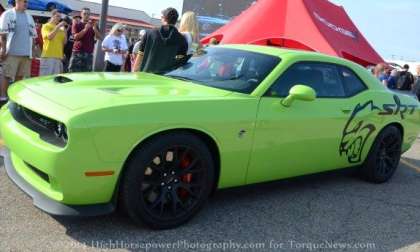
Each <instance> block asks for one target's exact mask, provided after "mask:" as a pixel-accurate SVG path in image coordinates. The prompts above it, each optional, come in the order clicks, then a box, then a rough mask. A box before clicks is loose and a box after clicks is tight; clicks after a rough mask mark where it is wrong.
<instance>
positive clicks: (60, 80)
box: [54, 75, 73, 84]
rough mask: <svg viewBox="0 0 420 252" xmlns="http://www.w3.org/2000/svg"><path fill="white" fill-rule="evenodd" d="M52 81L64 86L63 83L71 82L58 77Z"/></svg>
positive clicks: (65, 78)
mask: <svg viewBox="0 0 420 252" xmlns="http://www.w3.org/2000/svg"><path fill="white" fill-rule="evenodd" d="M54 81H55V82H57V83H60V84H64V83H68V82H72V81H73V80H72V79H70V78H67V77H65V76H61V75H59V76H56V77H55V78H54Z"/></svg>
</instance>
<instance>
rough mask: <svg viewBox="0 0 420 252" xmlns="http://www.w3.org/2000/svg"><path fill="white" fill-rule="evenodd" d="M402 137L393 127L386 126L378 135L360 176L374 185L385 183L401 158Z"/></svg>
mask: <svg viewBox="0 0 420 252" xmlns="http://www.w3.org/2000/svg"><path fill="white" fill-rule="evenodd" d="M401 148H402V136H401V132H400V131H399V129H398V128H396V127H395V126H388V127H386V128H385V129H383V130H382V131H381V133H379V135H378V137H377V138H376V140H375V142H374V144H373V146H372V148H371V150H370V152H369V155H368V157H367V159H366V161H365V163H364V164H363V165H362V167H361V173H362V176H363V177H364V178H365V179H366V180H368V181H370V182H374V183H384V182H387V181H388V180H389V179H391V177H392V176H393V175H394V173H395V171H396V169H397V167H398V164H399V162H400V158H401Z"/></svg>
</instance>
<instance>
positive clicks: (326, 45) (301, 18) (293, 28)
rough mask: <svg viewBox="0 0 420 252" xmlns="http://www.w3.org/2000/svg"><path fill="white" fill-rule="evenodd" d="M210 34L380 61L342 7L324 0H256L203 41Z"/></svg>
mask: <svg viewBox="0 0 420 252" xmlns="http://www.w3.org/2000/svg"><path fill="white" fill-rule="evenodd" d="M211 38H215V39H216V40H217V41H219V42H220V43H222V44H259V45H271V46H279V47H286V48H293V49H301V50H309V51H317V52H321V53H325V54H329V55H333V56H338V57H342V58H346V59H349V60H352V61H354V62H356V63H359V64H361V65H363V66H368V65H375V64H377V63H380V62H383V59H382V58H381V56H379V54H378V53H377V52H376V51H375V50H374V49H373V48H372V46H371V45H370V44H369V42H368V41H367V40H366V39H365V38H364V37H363V35H362V34H361V33H360V31H359V30H358V29H357V27H356V26H355V25H354V23H353V22H352V21H351V19H350V17H349V16H348V15H347V13H346V11H345V10H344V8H343V7H342V6H337V5H335V4H333V3H331V2H329V1H327V0H258V1H257V2H256V3H255V4H254V5H252V6H251V7H250V8H249V9H247V10H245V11H244V12H243V13H242V14H241V15H239V16H237V17H236V18H235V19H233V20H232V21H231V22H230V23H228V24H227V25H225V26H223V27H221V28H220V29H219V30H217V31H215V32H214V33H212V34H211V35H209V36H208V37H206V38H204V39H203V40H202V42H203V43H204V44H207V43H209V41H210V39H211Z"/></svg>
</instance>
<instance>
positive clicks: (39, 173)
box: [25, 162, 50, 184]
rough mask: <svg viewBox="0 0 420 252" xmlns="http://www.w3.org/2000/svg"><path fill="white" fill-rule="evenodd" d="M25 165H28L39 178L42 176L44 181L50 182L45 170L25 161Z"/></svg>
mask: <svg viewBox="0 0 420 252" xmlns="http://www.w3.org/2000/svg"><path fill="white" fill-rule="evenodd" d="M25 165H26V166H27V167H29V168H30V169H31V170H32V171H33V172H35V173H36V174H37V175H38V176H39V177H40V178H42V179H43V180H45V182H47V183H48V184H49V183H50V177H49V176H48V174H46V173H45V172H42V171H40V170H39V169H37V168H36V167H35V166H33V165H30V164H28V163H26V162H25Z"/></svg>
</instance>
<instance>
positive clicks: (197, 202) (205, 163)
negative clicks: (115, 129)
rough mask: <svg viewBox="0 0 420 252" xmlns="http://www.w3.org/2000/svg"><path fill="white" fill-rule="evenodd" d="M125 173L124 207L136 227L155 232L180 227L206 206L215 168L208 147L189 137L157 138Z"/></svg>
mask: <svg viewBox="0 0 420 252" xmlns="http://www.w3.org/2000/svg"><path fill="white" fill-rule="evenodd" d="M126 169H127V170H126V171H125V174H124V177H123V180H122V186H121V203H122V204H123V207H124V208H125V210H126V212H127V213H128V215H129V216H130V217H131V218H132V219H133V220H134V221H136V222H137V223H145V224H147V225H148V226H149V227H151V228H154V229H166V228H172V227H176V226H179V225H181V224H183V223H185V222H186V221H188V220H189V219H191V218H192V217H193V216H194V215H195V214H196V213H197V212H198V211H199V210H200V209H201V208H202V207H203V205H204V204H205V202H206V201H207V198H208V197H209V194H210V192H211V190H212V185H213V180H214V164H213V160H212V156H211V153H210V151H209V150H208V148H207V146H206V145H205V144H204V143H203V142H202V141H201V140H200V139H199V138H198V137H196V136H194V135H192V134H188V133H178V134H167V135H161V136H158V137H156V138H154V139H153V140H152V141H149V142H147V143H146V144H145V145H144V146H142V147H141V148H140V149H138V150H137V151H136V152H135V153H134V156H133V158H132V159H131V161H130V162H129V164H128V166H127V168H126Z"/></svg>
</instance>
